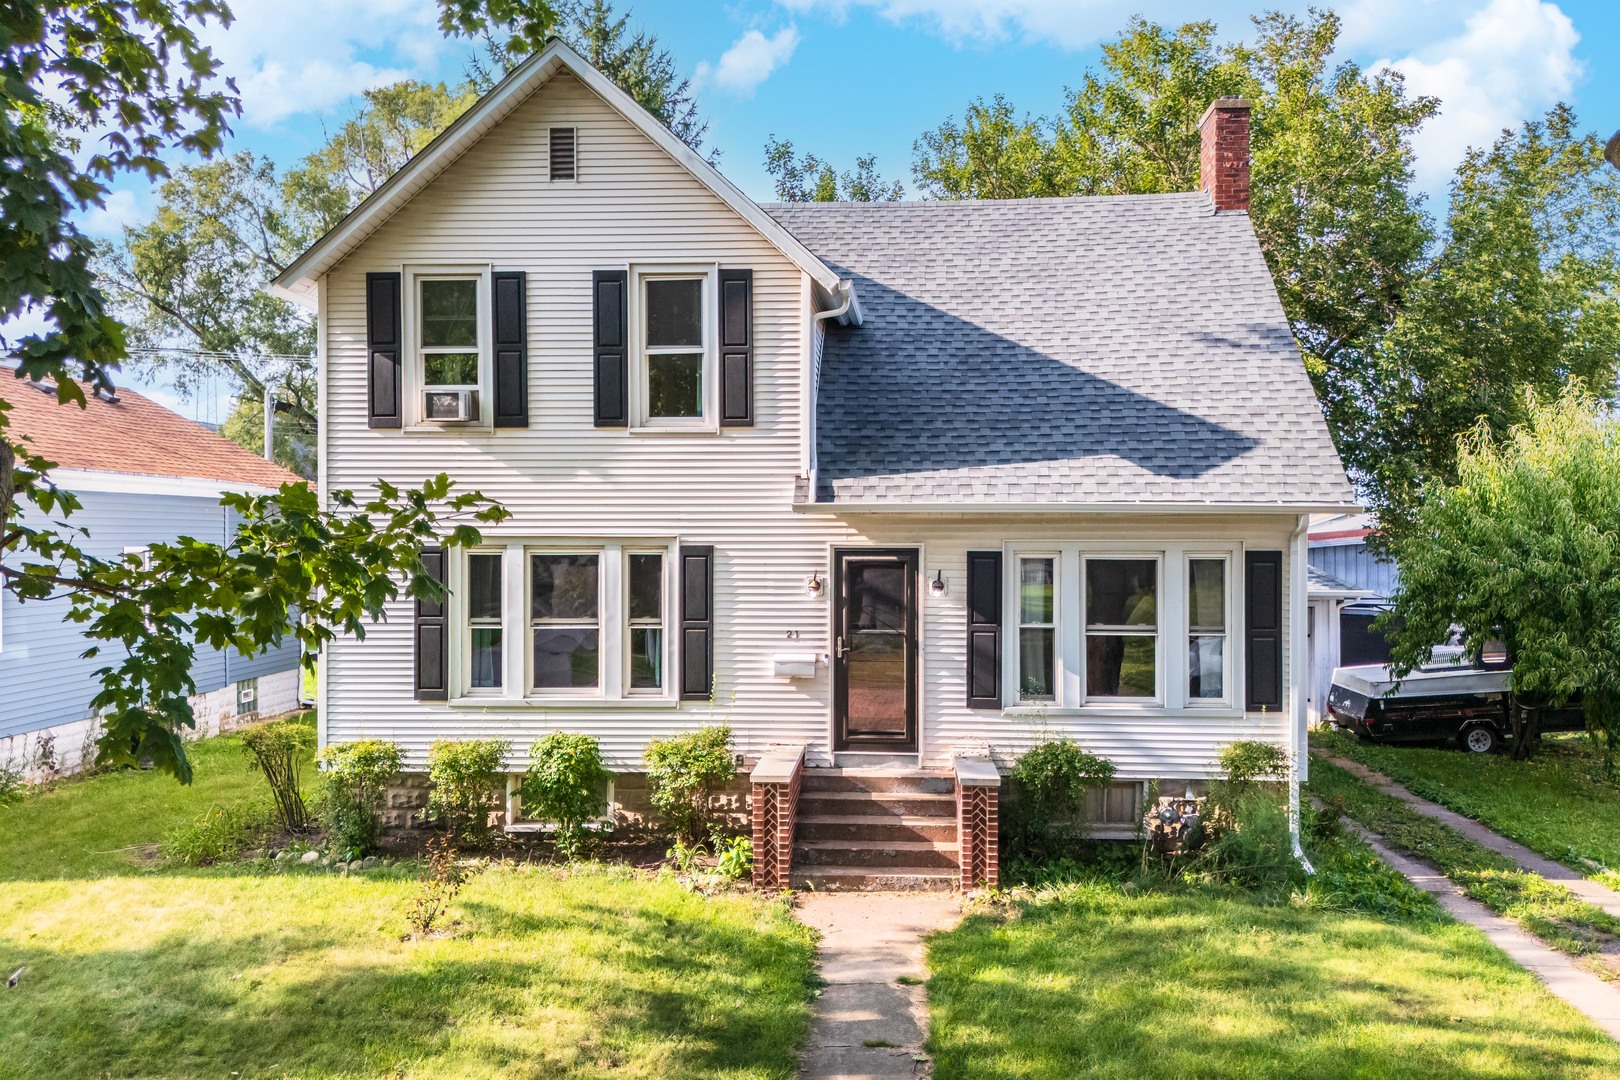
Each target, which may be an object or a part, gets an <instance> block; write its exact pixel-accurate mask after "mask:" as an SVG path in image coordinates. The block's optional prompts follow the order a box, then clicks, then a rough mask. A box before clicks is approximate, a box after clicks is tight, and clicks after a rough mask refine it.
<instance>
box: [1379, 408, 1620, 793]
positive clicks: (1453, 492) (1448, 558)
mask: <svg viewBox="0 0 1620 1080" xmlns="http://www.w3.org/2000/svg"><path fill="white" fill-rule="evenodd" d="M1525 408H1526V409H1527V412H1528V418H1527V422H1526V424H1525V425H1524V426H1522V427H1516V428H1514V429H1513V430H1512V431H1510V432H1509V433H1507V435H1506V436H1505V437H1503V438H1501V439H1497V438H1494V437H1493V436H1492V434H1491V432H1490V429H1489V427H1488V425H1487V424H1486V423H1485V422H1484V421H1481V423H1480V424H1479V426H1478V428H1477V429H1476V430H1475V431H1474V433H1473V434H1472V435H1471V436H1470V437H1469V438H1468V439H1466V440H1464V442H1463V444H1462V446H1461V447H1460V448H1459V451H1458V461H1457V481H1456V483H1455V484H1451V485H1447V486H1445V487H1439V488H1436V489H1434V490H1432V491H1431V492H1430V493H1429V495H1428V497H1427V498H1426V499H1425V501H1424V504H1423V505H1422V506H1421V507H1420V508H1419V510H1418V512H1417V515H1416V517H1415V519H1414V522H1413V526H1412V528H1411V530H1410V532H1408V533H1405V534H1403V535H1402V536H1400V537H1399V538H1398V539H1397V540H1396V541H1395V544H1394V547H1393V551H1394V553H1395V555H1396V556H1397V557H1398V558H1399V560H1400V565H1401V580H1400V585H1399V588H1398V589H1397V590H1396V593H1395V595H1394V597H1393V598H1392V601H1391V611H1390V613H1389V614H1388V615H1386V616H1385V617H1384V618H1383V620H1381V623H1380V625H1381V626H1387V627H1388V628H1389V630H1390V632H1391V633H1392V635H1393V649H1392V652H1393V663H1394V666H1395V668H1396V670H1397V671H1398V672H1399V673H1401V674H1405V673H1406V672H1409V671H1411V670H1413V669H1414V668H1416V667H1417V666H1418V665H1419V664H1420V663H1422V662H1424V661H1425V660H1426V659H1427V657H1428V651H1429V646H1430V645H1431V644H1432V643H1433V642H1435V641H1442V640H1445V639H1446V637H1447V636H1448V635H1449V634H1450V633H1451V630H1452V627H1453V626H1458V627H1461V628H1462V637H1463V642H1464V644H1465V645H1466V646H1467V647H1468V648H1469V649H1470V650H1480V649H1482V648H1483V647H1484V644H1485V642H1486V641H1487V640H1489V639H1492V638H1500V639H1502V640H1503V641H1505V642H1506V644H1507V648H1508V655H1509V656H1510V658H1511V659H1512V663H1513V689H1514V693H1515V694H1517V695H1519V696H1520V697H1521V698H1528V699H1530V700H1542V701H1545V702H1547V703H1549V704H1551V705H1555V706H1556V705H1561V704H1563V703H1564V702H1566V701H1568V700H1569V698H1570V696H1571V695H1572V694H1574V693H1575V692H1576V691H1577V690H1579V691H1580V693H1581V701H1582V703H1583V708H1584V710H1585V714H1586V721H1587V726H1588V728H1589V729H1590V730H1591V732H1592V734H1593V738H1594V739H1595V740H1596V741H1597V745H1598V746H1599V747H1600V748H1601V749H1602V750H1603V752H1604V755H1605V757H1606V759H1608V760H1610V761H1612V759H1613V756H1614V751H1615V748H1616V746H1617V745H1620V425H1616V424H1615V423H1614V422H1613V421H1612V420H1610V419H1608V418H1606V417H1604V416H1603V415H1602V413H1601V407H1600V406H1599V404H1598V403H1597V402H1596V401H1595V400H1594V399H1592V398H1591V397H1589V396H1587V395H1586V394H1584V393H1582V392H1580V391H1579V389H1578V388H1577V389H1574V390H1571V391H1570V392H1569V393H1567V394H1565V395H1564V396H1563V397H1561V398H1560V399H1559V400H1557V401H1546V400H1541V399H1532V400H1531V401H1529V402H1528V403H1527V405H1526V406H1525ZM1516 742H1517V743H1518V745H1519V748H1520V749H1521V750H1527V748H1528V745H1529V743H1528V741H1527V740H1525V739H1522V738H1521V739H1518V740H1516Z"/></svg>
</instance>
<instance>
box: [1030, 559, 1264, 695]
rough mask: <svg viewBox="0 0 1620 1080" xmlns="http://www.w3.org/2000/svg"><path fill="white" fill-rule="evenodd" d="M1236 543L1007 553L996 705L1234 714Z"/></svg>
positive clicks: (1235, 672) (1235, 673)
mask: <svg viewBox="0 0 1620 1080" xmlns="http://www.w3.org/2000/svg"><path fill="white" fill-rule="evenodd" d="M1239 550H1240V548H1239V546H1238V545H1237V544H1236V543H1209V542H1207V541H1206V542H1201V543H1198V544H1196V545H1194V544H1192V543H1177V542H1160V543H1149V542H1143V543H1138V544H1121V543H1118V542H1112V541H1073V542H1064V543H1052V542H1050V541H1030V542H1027V543H1020V542H1016V541H1015V542H1012V543H1010V544H1008V545H1007V557H1006V559H1005V561H1004V565H1005V566H1006V567H1007V570H1006V577H1005V580H1004V581H1003V590H1004V592H1003V596H1004V606H1003V609H1002V610H1003V625H1004V626H1006V627H1007V632H1006V633H1005V634H1003V642H1004V644H1003V652H1002V657H1001V662H1002V671H1003V672H1004V673H1005V675H1006V677H1005V678H1004V679H1003V686H1005V687H1006V688H1007V689H1006V691H1005V696H1004V698H1003V703H1004V704H1005V705H1007V706H1017V705H1019V704H1025V705H1032V706H1038V707H1040V708H1043V709H1058V710H1069V709H1083V710H1097V711H1107V710H1110V709H1129V710H1143V709H1151V710H1164V711H1172V712H1174V711H1181V710H1189V711H1190V710H1203V711H1208V712H1214V711H1220V710H1235V709H1236V708H1238V706H1239V703H1238V702H1237V701H1236V700H1235V697H1234V692H1233V687H1234V686H1235V685H1236V684H1237V681H1238V675H1237V671H1236V663H1237V658H1236V657H1235V656H1234V649H1233V647H1232V641H1233V639H1234V637H1235V634H1236V630H1235V629H1234V625H1235V622H1234V620H1235V619H1236V614H1235V608H1234V606H1233V602H1232V597H1233V592H1234V586H1233V582H1232V574H1233V568H1234V567H1235V566H1236V565H1238V563H1239V560H1238V558H1237V556H1238V552H1239Z"/></svg>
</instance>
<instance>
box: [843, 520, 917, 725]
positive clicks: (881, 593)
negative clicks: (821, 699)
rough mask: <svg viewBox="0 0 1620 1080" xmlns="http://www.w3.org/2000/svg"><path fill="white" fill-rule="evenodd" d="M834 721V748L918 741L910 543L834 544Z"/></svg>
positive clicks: (914, 565)
mask: <svg viewBox="0 0 1620 1080" xmlns="http://www.w3.org/2000/svg"><path fill="white" fill-rule="evenodd" d="M833 562H834V580H835V581H836V582H837V590H838V591H837V595H836V596H835V597H834V598H833V724H834V728H835V731H834V734H835V736H836V738H835V744H836V745H835V748H836V749H838V750H886V751H891V752H894V753H912V752H915V751H916V749H917V551H916V549H915V548H882V549H874V548H853V549H848V550H844V551H838V552H835V553H834V555H833Z"/></svg>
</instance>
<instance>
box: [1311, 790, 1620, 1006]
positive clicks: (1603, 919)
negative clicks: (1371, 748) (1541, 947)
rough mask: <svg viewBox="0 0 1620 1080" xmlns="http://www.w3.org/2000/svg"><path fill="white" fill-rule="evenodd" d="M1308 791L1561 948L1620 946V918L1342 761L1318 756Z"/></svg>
mask: <svg viewBox="0 0 1620 1080" xmlns="http://www.w3.org/2000/svg"><path fill="white" fill-rule="evenodd" d="M1309 792H1310V794H1312V795H1316V796H1319V797H1321V798H1324V799H1327V800H1339V801H1342V804H1343V806H1344V810H1345V813H1346V814H1348V815H1349V816H1350V817H1352V818H1354V819H1355V820H1356V821H1358V822H1360V823H1361V824H1362V825H1365V826H1366V827H1367V828H1369V829H1371V830H1372V831H1373V832H1376V833H1378V834H1380V835H1381V836H1382V837H1383V838H1384V840H1385V841H1386V842H1387V843H1388V844H1389V846H1390V847H1392V848H1395V849H1397V850H1399V851H1404V852H1406V853H1407V854H1409V855H1413V856H1416V857H1417V858H1419V859H1422V860H1423V861H1424V862H1426V863H1428V864H1430V865H1431V866H1433V867H1435V869H1437V870H1439V871H1440V872H1441V873H1443V874H1445V875H1446V877H1448V878H1450V879H1451V880H1452V881H1454V882H1456V884H1457V885H1458V886H1459V887H1460V888H1461V889H1462V891H1463V892H1464V893H1465V894H1467V895H1468V896H1470V897H1472V898H1473V899H1475V900H1478V901H1479V902H1480V903H1482V904H1484V905H1485V906H1486V907H1488V908H1490V909H1491V910H1492V911H1494V912H1496V913H1497V914H1499V915H1504V916H1506V917H1507V918H1510V919H1513V920H1514V921H1515V922H1517V923H1518V924H1519V925H1520V926H1521V927H1523V928H1524V929H1525V930H1527V931H1529V932H1530V933H1532V934H1534V935H1536V936H1537V937H1539V938H1541V939H1542V940H1543V941H1545V942H1546V943H1547V944H1549V945H1551V946H1552V947H1553V948H1555V949H1558V950H1559V951H1561V952H1565V953H1568V954H1570V955H1571V956H1587V955H1591V954H1595V953H1600V952H1603V951H1604V950H1605V949H1612V948H1613V947H1614V946H1617V945H1620V919H1617V918H1615V917H1614V916H1612V915H1610V914H1608V913H1607V912H1604V911H1602V910H1600V909H1599V908H1596V907H1593V906H1592V905H1591V904H1588V903H1586V902H1585V901H1583V900H1581V899H1579V898H1578V897H1576V896H1575V894H1574V893H1572V892H1570V891H1569V890H1568V889H1567V888H1565V887H1564V886H1562V885H1559V884H1556V883H1554V882H1550V881H1548V880H1546V879H1545V878H1543V877H1541V876H1540V875H1538V874H1532V873H1528V872H1526V871H1524V870H1521V869H1519V867H1518V865H1517V864H1516V863H1514V862H1513V860H1512V859H1509V858H1508V857H1507V856H1505V855H1501V854H1498V853H1497V852H1494V851H1492V850H1490V849H1489V848H1486V847H1482V846H1481V845H1479V844H1477V843H1475V842H1474V841H1472V840H1470V839H1468V838H1467V837H1466V836H1463V835H1462V834H1461V833H1459V832H1457V831H1456V830H1455V829H1453V828H1450V827H1449V826H1447V825H1443V824H1441V823H1440V822H1438V821H1435V820H1434V819H1433V818H1430V817H1427V816H1425V815H1423V814H1420V813H1418V812H1417V811H1415V810H1413V809H1412V808H1411V807H1409V806H1407V805H1406V804H1405V803H1403V802H1401V801H1400V800H1399V799H1396V798H1394V797H1393V796H1390V795H1385V794H1384V793H1383V792H1381V791H1379V790H1377V789H1376V788H1374V787H1373V786H1372V785H1370V784H1368V783H1367V782H1366V781H1364V780H1361V779H1359V778H1358V777H1355V776H1352V775H1351V774H1350V773H1348V772H1346V771H1345V770H1343V769H1341V768H1338V767H1337V766H1335V765H1332V764H1329V763H1328V762H1326V761H1322V760H1320V759H1318V760H1316V761H1313V762H1311V779H1310V784H1309ZM1600 973H1604V974H1607V973H1608V972H1607V971H1603V972H1600Z"/></svg>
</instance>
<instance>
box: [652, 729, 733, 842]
mask: <svg viewBox="0 0 1620 1080" xmlns="http://www.w3.org/2000/svg"><path fill="white" fill-rule="evenodd" d="M736 775H737V768H736V766H735V765H734V764H732V757H731V728H730V727H729V726H726V725H718V726H714V727H705V728H699V729H698V730H696V731H689V732H687V733H686V734H685V735H677V736H675V737H674V738H671V739H655V740H653V741H652V742H650V743H648V744H647V782H648V784H649V785H650V786H651V791H650V792H649V797H650V798H651V800H652V804H653V809H655V810H657V811H658V815H659V817H661V818H663V820H664V824H665V825H666V826H667V827H668V828H669V831H670V832H671V833H672V834H673V835H674V836H675V837H676V838H677V839H681V840H693V839H696V838H698V837H700V836H703V835H704V834H705V833H707V832H708V824H709V800H710V799H711V798H713V797H714V793H715V792H716V791H718V790H719V789H720V788H722V787H724V786H725V785H726V784H728V783H730V782H731V781H732V779H733V778H734V777H736Z"/></svg>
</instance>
